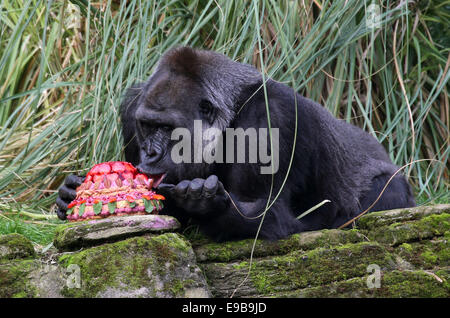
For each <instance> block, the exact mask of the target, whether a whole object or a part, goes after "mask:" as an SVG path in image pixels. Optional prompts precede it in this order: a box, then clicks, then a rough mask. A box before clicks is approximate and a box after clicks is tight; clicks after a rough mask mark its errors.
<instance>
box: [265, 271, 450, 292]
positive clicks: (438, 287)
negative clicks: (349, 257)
mask: <svg viewBox="0 0 450 318" xmlns="http://www.w3.org/2000/svg"><path fill="white" fill-rule="evenodd" d="M436 275H437V273H436ZM368 278H369V277H368V276H364V277H356V278H352V279H348V280H344V281H339V282H333V283H331V284H327V285H323V286H317V287H312V288H306V289H302V290H296V291H290V292H284V293H276V294H274V295H273V296H276V297H311V298H324V297H352V298H354V297H369V298H373V297H377V298H386V297H390V298H405V297H427V298H428V297H443V298H447V297H449V296H450V294H449V291H450V289H449V287H448V285H446V284H445V283H444V282H440V281H439V280H437V279H436V278H435V277H434V276H433V275H432V274H430V273H426V272H423V271H397V270H394V271H392V272H386V273H384V274H383V275H382V277H381V281H380V287H379V288H368V286H367V280H368Z"/></svg>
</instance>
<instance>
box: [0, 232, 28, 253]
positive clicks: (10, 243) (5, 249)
mask: <svg viewBox="0 0 450 318" xmlns="http://www.w3.org/2000/svg"><path fill="white" fill-rule="evenodd" d="M34 255H35V252H34V248H33V245H32V244H31V242H30V240H28V239H27V238H26V237H24V236H23V235H20V234H16V233H14V234H7V235H0V260H1V259H15V258H27V257H33V256H34Z"/></svg>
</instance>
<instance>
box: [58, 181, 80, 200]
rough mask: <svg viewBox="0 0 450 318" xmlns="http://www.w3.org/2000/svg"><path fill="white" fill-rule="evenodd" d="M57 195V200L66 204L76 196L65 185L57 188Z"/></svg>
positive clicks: (75, 193)
mask: <svg viewBox="0 0 450 318" xmlns="http://www.w3.org/2000/svg"><path fill="white" fill-rule="evenodd" d="M58 194H59V198H61V199H62V200H64V201H68V202H70V201H72V200H74V199H75V198H76V196H77V192H76V191H75V190H74V189H73V188H69V187H67V186H66V185H63V186H62V187H61V188H59V191H58ZM59 198H58V199H59Z"/></svg>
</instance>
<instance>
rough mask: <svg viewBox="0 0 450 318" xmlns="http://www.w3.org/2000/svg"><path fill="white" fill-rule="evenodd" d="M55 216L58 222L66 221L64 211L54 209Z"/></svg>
mask: <svg viewBox="0 0 450 318" xmlns="http://www.w3.org/2000/svg"><path fill="white" fill-rule="evenodd" d="M56 215H57V216H58V218H59V219H60V220H65V219H67V215H66V211H63V210H61V209H60V208H57V209H56Z"/></svg>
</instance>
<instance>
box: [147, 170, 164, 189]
mask: <svg viewBox="0 0 450 318" xmlns="http://www.w3.org/2000/svg"><path fill="white" fill-rule="evenodd" d="M165 176H166V173H160V174H154V175H150V177H151V178H152V179H153V188H157V187H158V186H159V184H160V183H161V181H163V179H164V177H165Z"/></svg>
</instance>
